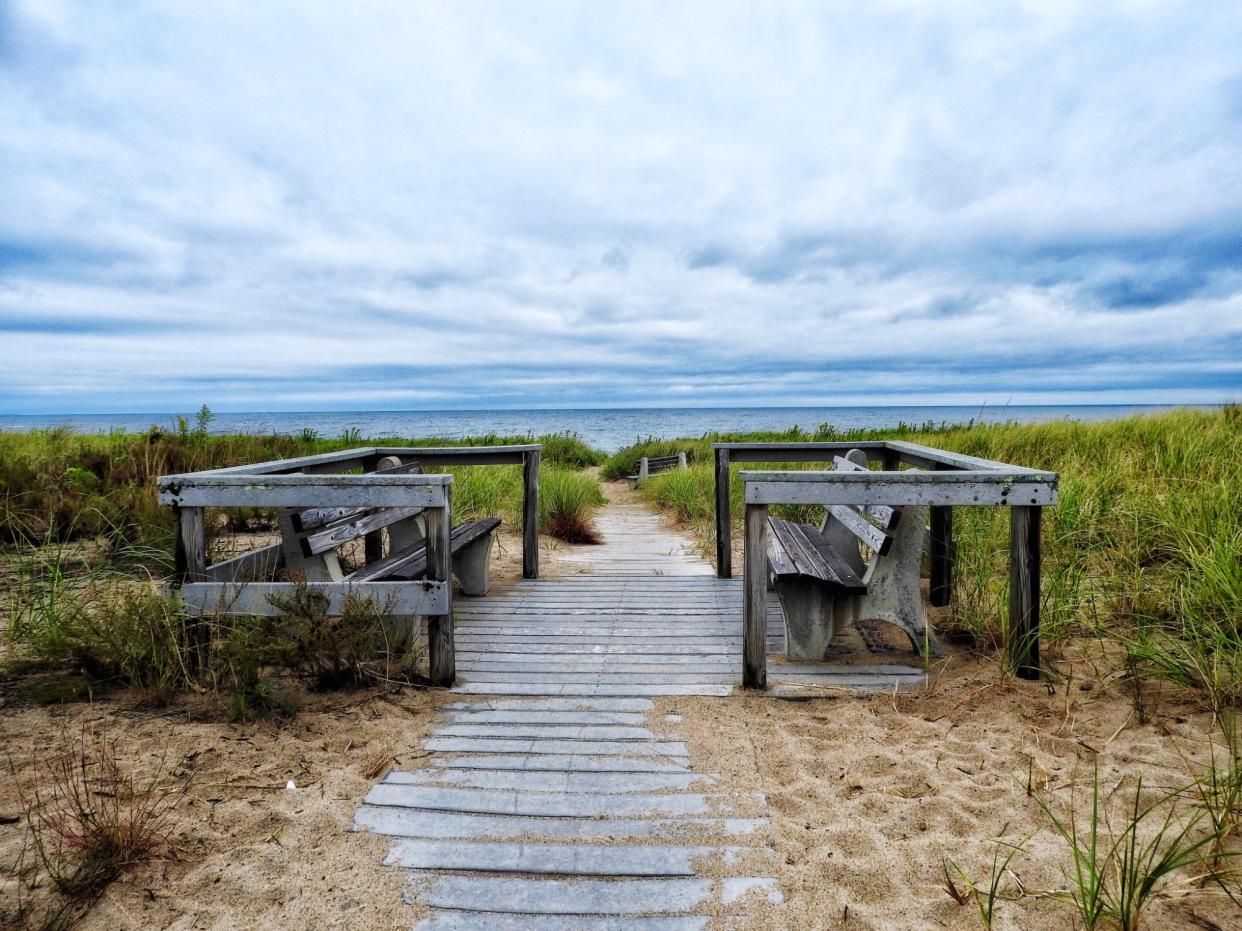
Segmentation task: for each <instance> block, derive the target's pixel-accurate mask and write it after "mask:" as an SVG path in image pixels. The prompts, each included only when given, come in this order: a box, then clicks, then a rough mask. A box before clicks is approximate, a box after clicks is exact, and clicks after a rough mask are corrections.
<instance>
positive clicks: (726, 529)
mask: <svg viewBox="0 0 1242 931" xmlns="http://www.w3.org/2000/svg"><path fill="white" fill-rule="evenodd" d="M731 532H732V528H731V526H730V524H729V451H728V450H727V449H717V450H716V575H717V576H718V577H720V578H722V579H729V578H732V577H733V540H732V538H731Z"/></svg>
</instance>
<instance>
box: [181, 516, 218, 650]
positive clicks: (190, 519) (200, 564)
mask: <svg viewBox="0 0 1242 931" xmlns="http://www.w3.org/2000/svg"><path fill="white" fill-rule="evenodd" d="M173 521H174V522H175V523H176V525H177V528H176V529H177V536H176V542H175V544H174V545H175V550H174V557H173V558H174V562H173V565H174V567H175V571H176V580H175V584H176V585H177V587H178V588H180V587H181V586H182V585H184V584H185V583H187V582H203V581H206V579H207V531H206V526H205V525H204V523H203V509H202V508H183V507H179V506H177V505H173ZM181 623H182V624H183V625H184V626H183V630H184V636H185V645H186V652H187V653H188V654H189V658H190V665H191V666H192V667H193V668H194V669H202V668H203V667H204V666H205V665H206V664H207V651H208V647H209V645H210V644H209V638H210V629H209V628H208V626H207V621H206V619H204V618H201V617H195V618H187V619H185V620H183V621H182V622H181Z"/></svg>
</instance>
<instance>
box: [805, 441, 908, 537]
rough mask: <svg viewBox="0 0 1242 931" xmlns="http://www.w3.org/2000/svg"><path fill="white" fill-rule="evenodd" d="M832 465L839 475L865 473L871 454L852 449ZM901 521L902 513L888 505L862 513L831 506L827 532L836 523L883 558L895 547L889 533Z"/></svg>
mask: <svg viewBox="0 0 1242 931" xmlns="http://www.w3.org/2000/svg"><path fill="white" fill-rule="evenodd" d="M832 464H833V470H834V471H838V472H865V471H866V470H867V454H866V453H864V452H863V451H862V450H860V449H851V450H850V451H849V452H848V453H846V454H845V455H844V456H835V457H834V458H833V461H832ZM900 517H901V511H899V510H897V509H895V508H891V507H888V506H887V505H874V506H870V507H865V508H862V509H859V508H857V507H853V506H852V505H847V504H833V505H829V506H828V509H827V514H826V515H825V516H824V528H823V529H824V530H825V531H827V530H828V529H829V526H828V525H829V524H830V523H834V522H835V523H836V524H837V525H839V526H840V527H843V528H844V529H846V530H848V531H849V532H850V533H852V534H853V535H854V536H855V537H857V538H858V539H859V540H861V541H862V542H863V543H865V544H866V545H867V547H868V548H869V549H871V550H873V551H874V552H875V553H877V554H879V555H880V556H883V555H885V554H886V553H888V551H889V549H891V548H892V545H893V536H892V534H890V533H889V532H888V531H890V530H891V529H892V528H893V527H895V526H896V525H897V520H898V519H899V518H900ZM867 518H871V520H868V519H867Z"/></svg>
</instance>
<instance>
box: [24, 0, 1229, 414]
mask: <svg viewBox="0 0 1242 931" xmlns="http://www.w3.org/2000/svg"><path fill="white" fill-rule="evenodd" d="M0 10H3V8H2V7H0ZM1240 39H1242V14H1239V13H1237V12H1235V11H1232V10H1231V9H1229V8H1228V7H1226V6H1219V5H1209V4H1159V5H1144V4H1118V5H1093V6H1091V7H1089V8H1088V7H1083V6H1080V5H1076V4H1066V5H1060V6H1057V5H1048V4H1043V3H1040V4H1027V5H1021V6H1008V7H1005V6H1002V5H996V4H954V5H951V6H948V7H941V8H933V7H932V6H929V5H925V4H904V3H892V4H880V5H872V6H868V7H867V8H866V9H865V10H863V9H860V8H856V7H855V6H854V5H846V4H840V5H832V6H830V7H828V8H820V7H804V6H801V5H789V6H779V7H776V6H772V5H762V6H754V5H746V4H738V5H728V4H726V5H721V4H678V5H668V4H647V5H638V4H628V3H627V4H621V5H615V6H604V5H600V4H578V5H574V4H535V5H531V4H521V5H518V4H513V5H506V4H499V5H486V6H483V5H474V4H454V5H446V4H423V5H410V4H365V3H364V4H348V5H345V4H341V5H326V4H323V5H307V4H287V5H283V6H281V5H275V4H264V5H247V4H237V5H231V6H229V5H220V4H210V5H197V4H183V5H166V4H158V5H155V4H153V5H142V4H119V5H115V6H96V5H89V6H87V5H82V6H76V5H63V6H61V5H57V6H49V5H46V4H43V3H40V4H31V5H25V4H17V5H14V6H11V7H9V8H8V9H7V11H6V12H0V200H2V203H3V208H2V209H0V333H2V334H3V338H4V340H5V344H6V352H5V357H6V366H5V368H4V370H3V372H0V409H7V410H10V411H24V410H42V409H83V408H85V407H93V408H111V409H126V408H128V409H136V408H141V407H147V408H150V407H152V406H158V407H168V406H180V407H185V406H187V405H190V404H196V403H198V402H200V401H202V400H207V401H209V402H210V403H213V404H215V405H217V406H221V407H224V406H231V407H234V408H246V407H250V408H274V407H281V406H294V405H296V406H302V407H312V408H313V407H316V406H340V404H341V403H343V400H344V399H346V398H350V399H373V401H374V403H376V404H381V405H383V406H386V407H399V406H401V405H403V404H409V405H416V406H427V405H429V404H430V405H445V406H453V405H462V406H495V405H504V406H521V405H525V404H543V405H555V404H560V403H568V402H572V403H575V404H591V403H598V404H610V403H644V402H651V403H688V404H706V403H712V402H717V401H719V402H731V403H737V402H746V401H748V400H752V399H753V400H754V401H755V402H756V403H779V402H781V401H789V402H791V403H814V402H818V401H824V402H827V401H831V400H842V399H846V400H847V399H849V398H851V397H856V398H858V399H860V400H863V399H868V398H884V399H899V400H905V401H918V400H929V401H930V400H934V399H945V398H950V397H952V398H962V399H966V400H967V401H973V400H975V399H981V398H982V397H983V396H985V395H986V396H995V395H997V394H1004V395H1007V396H1013V397H1022V398H1025V399H1027V400H1041V399H1049V400H1052V399H1057V400H1062V401H1063V400H1066V399H1067V398H1073V399H1078V400H1104V399H1106V398H1107V399H1114V400H1115V399H1121V400H1126V399H1134V400H1139V399H1143V400H1161V399H1166V398H1167V399H1169V400H1191V399H1192V398H1191V397H1190V395H1193V399H1194V400H1223V399H1227V398H1230V397H1236V396H1237V395H1238V394H1239V393H1240V392H1242V362H1239V361H1238V359H1239V357H1240V356H1242V325H1240V324H1239V323H1238V321H1239V320H1240V319H1242V314H1239V310H1242V305H1240V303H1239V301H1240V298H1239V295H1240V294H1242V223H1240V222H1239V221H1240V220H1242V158H1239V156H1240V155H1242V67H1240V66H1239V65H1237V63H1236V57H1237V56H1236V48H1237V46H1238V43H1239V40H1240ZM431 372H435V373H436V375H435V380H436V384H435V385H434V386H432V385H429V384H427V383H425V382H424V381H423V380H422V377H423V375H424V374H425V373H431Z"/></svg>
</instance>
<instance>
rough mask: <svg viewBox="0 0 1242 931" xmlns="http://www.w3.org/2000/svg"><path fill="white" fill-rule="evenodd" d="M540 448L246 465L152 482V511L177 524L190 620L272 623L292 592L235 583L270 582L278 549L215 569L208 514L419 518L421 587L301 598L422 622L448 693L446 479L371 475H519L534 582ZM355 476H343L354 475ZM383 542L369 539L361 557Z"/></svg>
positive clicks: (434, 671) (370, 450)
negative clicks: (196, 615)
mask: <svg viewBox="0 0 1242 931" xmlns="http://www.w3.org/2000/svg"><path fill="white" fill-rule="evenodd" d="M542 449H543V447H542V446H540V445H537V444H536V445H523V446H461V447H421V446H402V447H389V446H374V447H365V448H358V449H347V450H341V451H339V452H334V453H323V454H320V455H315V456H302V457H299V458H294V459H280V460H274V461H271V462H261V463H256V464H253V465H243V466H232V467H229V468H225V469H210V470H206V471H202V472H191V473H186V474H183V475H164V476H161V477H160V479H159V502H160V504H164V505H169V506H171V507H172V509H173V515H174V520H175V522H176V575H175V578H174V585H175V586H176V587H177V588H179V590H180V596H181V600H182V603H183V604H184V605H185V606H186V607H187V608H188V609H190V610H192V611H199V612H214V611H226V612H228V611H231V612H234V613H242V614H274V613H276V612H277V609H276V607H275V606H274V605H273V604H272V596H274V595H275V596H280V595H288V594H291V593H292V592H293V591H294V590H295V586H294V584H293V583H289V582H272V581H261V582H239V581H237V580H238V579H241V578H247V577H253V576H259V577H260V578H263V579H267V578H269V577H270V575H271V574H272V571H273V570H274V569H275V566H276V565H277V564H278V563H277V560H278V559H279V558H280V548H281V545H280V544H279V543H277V544H274V545H272V546H266V547H263V548H261V549H257V550H253V551H251V552H248V553H243V554H242V555H240V556H236V557H234V558H232V559H228V560H225V561H223V562H220V563H216V564H210V563H209V562H208V560H207V550H206V532H205V526H204V522H203V515H204V510H205V509H206V508H208V507H260V508H265V507H275V508H321V507H394V508H397V507H400V508H421V509H424V511H423V513H424V515H425V518H426V528H427V536H426V540H427V577H426V579H423V580H418V581H403V582H312V583H308V584H307V588H308V589H310V590H312V591H313V592H315V593H316V594H319V595H321V596H322V597H324V598H325V599H326V601H327V604H328V610H329V611H333V610H337V611H339V610H340V608H341V606H342V605H343V604H344V601H345V598H346V597H347V596H348V595H351V594H355V595H360V596H363V597H367V598H373V599H375V601H376V603H377V604H381V605H384V606H385V609H386V610H387V611H388V612H389V613H390V614H392V615H394V616H409V615H425V616H427V618H428V632H427V633H428V660H429V667H430V678H431V681H432V682H433V683H434V684H436V685H442V686H450V685H452V684H453V681H454V679H455V678H456V668H457V666H456V656H455V648H454V642H453V574H452V573H453V564H452V552H451V550H450V547H449V537H450V532H451V529H452V508H451V499H452V485H453V477H452V476H451V475H428V474H409V473H405V474H381V475H376V474H374V472H375V469H376V468H377V467H378V464H379V462H380V460H381V459H384V458H385V457H388V456H395V457H397V458H398V459H400V460H401V462H402V464H403V465H405V464H409V463H411V462H416V461H417V462H425V463H428V464H431V465H433V466H454V465H508V464H521V465H522V466H523V485H522V489H523V501H522V516H523V534H522V575H523V577H524V578H530V579H533V578H538V577H539V461H540V454H541V452H542ZM359 468H361V469H363V470H364V471H363V473H362V474H342V473H344V472H347V471H348V470H352V469H359ZM379 544H380V540H379V538H378V537H377V536H375V535H374V534H368V535H367V537H366V540H365V545H366V548H367V552H368V556H369V557H371V556H372V554H374V553H378V550H379Z"/></svg>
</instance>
